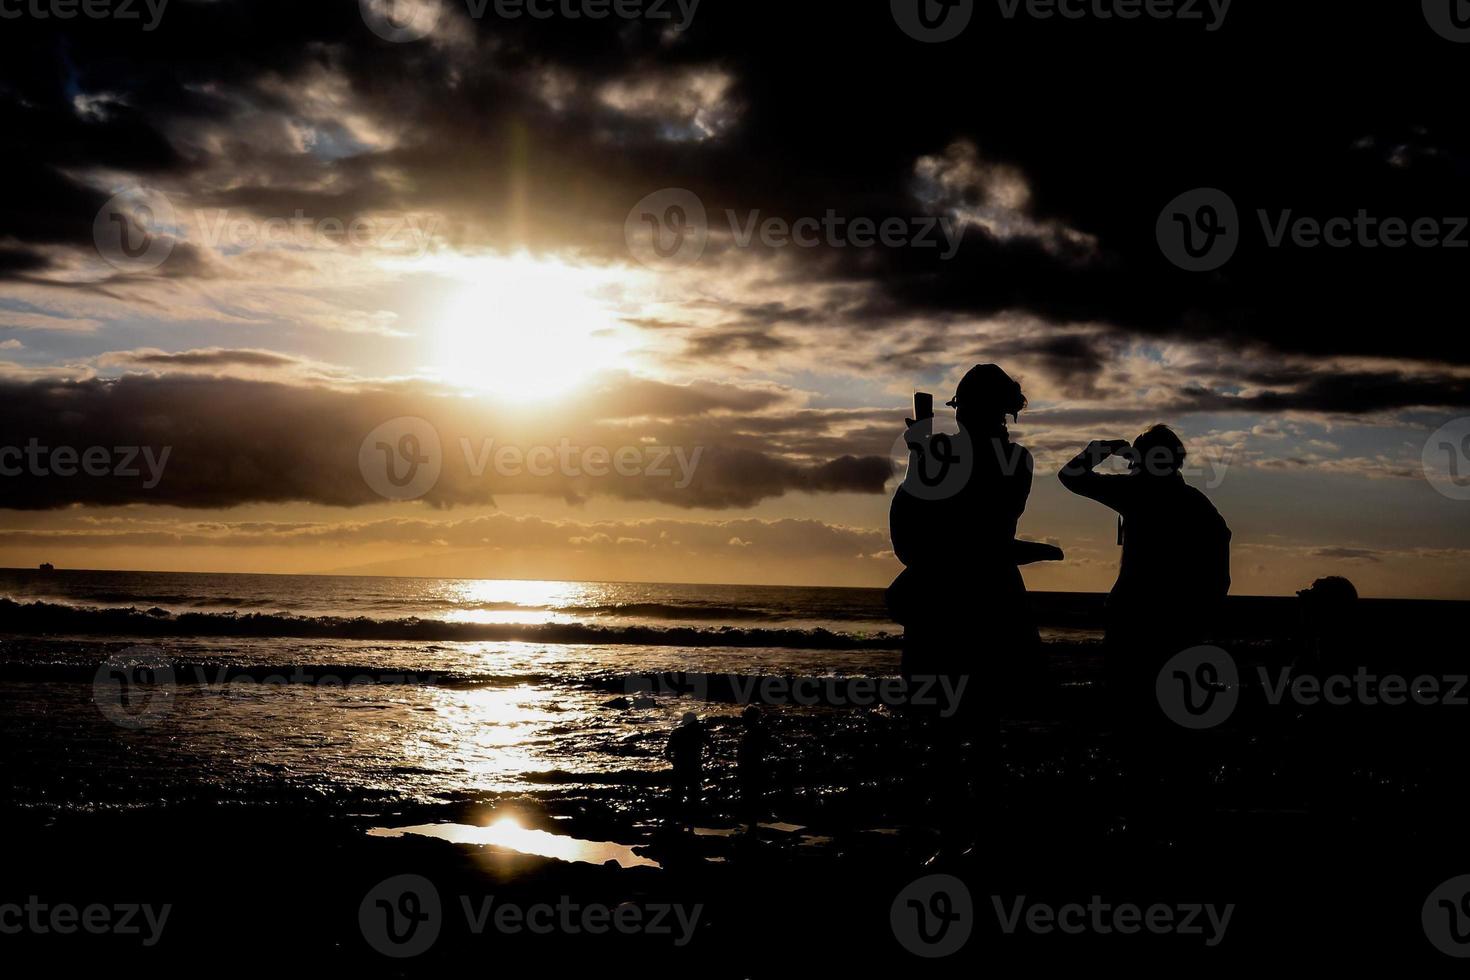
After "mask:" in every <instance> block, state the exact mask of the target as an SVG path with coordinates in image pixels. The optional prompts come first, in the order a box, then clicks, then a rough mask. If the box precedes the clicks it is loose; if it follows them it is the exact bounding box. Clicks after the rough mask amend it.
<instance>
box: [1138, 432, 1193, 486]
mask: <svg viewBox="0 0 1470 980" xmlns="http://www.w3.org/2000/svg"><path fill="white" fill-rule="evenodd" d="M1187 455H1188V453H1187V452H1185V450H1184V443H1183V442H1182V441H1181V440H1180V438H1179V436H1178V435H1176V434H1175V432H1174V430H1173V429H1171V428H1169V427H1168V426H1167V425H1154V426H1150V427H1149V428H1148V429H1146V430H1144V432H1143V434H1142V435H1140V436H1139V437H1138V438H1137V439H1134V440H1133V453H1132V454H1131V456H1130V458H1129V460H1128V468H1129V470H1131V471H1132V472H1134V473H1144V474H1147V475H1148V476H1173V475H1174V474H1176V473H1178V472H1179V471H1180V470H1181V469H1183V468H1184V457H1185V456H1187Z"/></svg>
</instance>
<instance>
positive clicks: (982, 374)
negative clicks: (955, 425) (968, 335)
mask: <svg viewBox="0 0 1470 980" xmlns="http://www.w3.org/2000/svg"><path fill="white" fill-rule="evenodd" d="M945 404H947V405H949V407H950V408H953V409H954V410H955V419H956V420H957V421H958V422H959V424H960V425H961V426H964V427H965V428H967V429H969V428H973V429H989V428H994V427H995V426H1003V425H1005V422H1006V416H1007V415H1009V416H1010V417H1011V419H1012V420H1015V419H1018V418H1019V417H1020V415H1021V412H1022V410H1024V409H1025V408H1026V396H1025V395H1024V394H1022V393H1021V386H1020V385H1019V384H1017V383H1016V382H1015V381H1013V380H1011V376H1010V375H1009V374H1006V373H1005V372H1004V371H1002V370H1001V369H1000V365H998V364H976V365H975V366H974V367H972V368H970V370H968V371H966V372H965V376H964V377H963V378H961V379H960V383H959V387H957V388H956V389H955V393H954V397H953V398H952V399H950V400H949V401H948V402H946V403H945Z"/></svg>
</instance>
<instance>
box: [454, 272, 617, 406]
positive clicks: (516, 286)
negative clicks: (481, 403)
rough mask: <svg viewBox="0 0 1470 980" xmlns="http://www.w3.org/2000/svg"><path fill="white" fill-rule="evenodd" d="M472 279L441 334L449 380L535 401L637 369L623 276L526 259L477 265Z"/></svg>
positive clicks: (460, 292)
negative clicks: (620, 313)
mask: <svg viewBox="0 0 1470 980" xmlns="http://www.w3.org/2000/svg"><path fill="white" fill-rule="evenodd" d="M464 278H465V279H466V280H467V281H466V282H465V284H464V285H463V286H462V287H460V289H459V290H458V291H457V292H456V293H455V294H453V295H451V297H450V298H449V300H448V302H447V303H446V305H445V308H444V310H443V313H442V314H441V316H440V318H439V321H438V325H437V327H436V329H435V331H434V344H433V346H434V351H433V365H432V368H433V370H434V372H435V373H436V374H438V375H439V376H440V377H442V378H443V379H444V380H445V381H448V382H449V383H451V384H454V385H457V386H459V387H462V388H469V389H474V390H477V391H484V392H488V393H491V394H495V395H501V396H504V397H506V398H510V399H530V398H539V397H544V396H546V395H558V394H562V393H565V392H567V391H570V390H572V389H574V388H575V387H576V386H577V385H578V384H579V383H580V382H582V381H585V380H586V379H587V378H588V377H589V376H590V375H592V374H594V373H596V372H598V371H603V370H609V369H616V368H620V367H628V366H629V364H628V357H627V355H628V353H629V351H630V349H631V346H632V341H631V339H630V335H629V332H628V331H627V330H626V328H624V327H623V326H622V325H621V324H620V323H619V321H618V317H617V311H616V309H615V308H614V304H615V301H616V297H617V294H618V288H617V287H618V285H619V284H618V282H617V278H616V273H614V272H611V271H604V270H599V269H594V268H588V267H582V266H573V265H567V264H565V263H563V262H560V261H557V260H554V259H536V258H532V257H530V256H525V255H519V256H514V257H511V258H505V259H495V260H485V261H483V262H477V263H476V264H475V267H474V270H473V272H472V273H470V274H468V275H465V276H464Z"/></svg>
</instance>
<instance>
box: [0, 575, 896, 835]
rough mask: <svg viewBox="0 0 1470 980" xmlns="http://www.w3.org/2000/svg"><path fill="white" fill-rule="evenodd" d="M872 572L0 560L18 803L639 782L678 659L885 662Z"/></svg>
mask: <svg viewBox="0 0 1470 980" xmlns="http://www.w3.org/2000/svg"><path fill="white" fill-rule="evenodd" d="M897 634H898V627H897V626H896V625H895V624H893V623H892V622H890V621H889V620H888V618H887V613H886V611H885V609H884V604H883V593H882V590H876V589H820V588H815V589H814V588H779V587H754V586H717V585H716V586H707V585H700V586H690V585H643V584H619V583H593V582H526V581H489V580H451V579H425V578H362V577H346V576H313V575H241V574H193V573H153V572H110V571H66V570H63V571H54V572H36V571H14V570H12V571H4V572H0V636H3V637H4V638H3V640H0V694H3V697H4V701H5V702H6V706H7V708H8V710H7V711H6V712H5V715H4V720H3V725H4V731H3V737H4V740H5V742H6V744H7V745H8V746H9V748H10V752H11V756H12V764H11V765H10V766H9V767H7V771H8V772H9V773H10V774H11V776H12V783H13V785H12V786H11V787H10V790H11V793H12V798H13V799H16V800H17V802H20V803H22V804H24V805H30V806H37V807H43V808H45V807H60V808H66V807H98V806H102V807H141V806H151V805H158V804H166V803H169V802H172V801H175V800H177V799H179V798H181V797H184V798H188V799H193V800H198V799H201V798H202V799H217V800H227V799H232V798H237V799H241V800H256V799H260V798H263V797H270V798H283V799H299V798H308V799H322V800H327V801H330V800H339V801H341V802H342V803H343V805H349V804H350V803H352V802H353V801H356V802H358V803H363V804H366V803H368V802H369V801H371V802H374V803H382V802H384V801H388V802H392V801H395V800H396V801H414V802H420V803H427V802H452V801H463V800H466V799H471V798H479V797H480V796H482V795H484V794H495V793H507V792H527V791H535V790H538V789H539V790H546V789H547V788H548V787H567V788H569V789H573V790H574V789H581V790H585V789H587V788H588V787H589V786H594V785H607V784H610V783H613V784H616V783H627V782H635V783H636V782H638V781H639V780H641V779H646V778H650V777H651V775H652V774H653V773H654V772H656V771H657V770H658V769H660V768H662V767H663V765H664V763H663V761H662V756H661V750H662V747H663V742H664V740H665V739H666V737H667V734H668V731H669V730H670V729H671V728H672V727H673V726H674V725H675V724H677V722H678V720H679V717H680V716H681V715H682V714H683V713H684V712H685V711H689V710H694V711H697V712H698V713H699V714H701V715H702V716H707V717H709V716H713V720H715V721H718V720H719V719H720V718H721V717H725V716H734V715H735V714H737V713H738V712H739V710H740V708H741V706H740V705H738V704H735V703H733V702H732V701H730V700H729V699H728V698H727V699H723V700H716V699H712V697H711V695H709V693H708V692H707V691H703V692H702V691H699V690H695V689H694V685H693V684H684V683H683V681H684V679H685V678H686V677H689V676H706V675H722V676H737V677H739V676H745V677H761V676H766V675H773V674H779V675H801V676H804V677H837V676H853V675H856V676H869V675H876V676H884V675H892V674H893V673H894V672H895V671H896V669H897V664H898V653H897Z"/></svg>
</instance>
